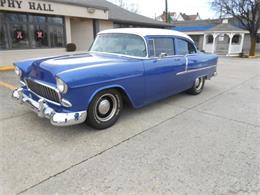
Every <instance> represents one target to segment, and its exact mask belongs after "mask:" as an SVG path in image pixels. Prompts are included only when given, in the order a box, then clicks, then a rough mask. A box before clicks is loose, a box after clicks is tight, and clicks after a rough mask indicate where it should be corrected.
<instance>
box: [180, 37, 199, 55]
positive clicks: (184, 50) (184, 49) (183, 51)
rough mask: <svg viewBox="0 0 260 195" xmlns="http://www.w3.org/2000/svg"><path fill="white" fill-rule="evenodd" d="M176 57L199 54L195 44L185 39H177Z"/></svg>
mask: <svg viewBox="0 0 260 195" xmlns="http://www.w3.org/2000/svg"><path fill="white" fill-rule="evenodd" d="M175 49H176V55H187V54H193V53H197V50H196V48H195V46H194V44H193V43H191V42H189V41H186V40H184V39H179V38H175Z"/></svg>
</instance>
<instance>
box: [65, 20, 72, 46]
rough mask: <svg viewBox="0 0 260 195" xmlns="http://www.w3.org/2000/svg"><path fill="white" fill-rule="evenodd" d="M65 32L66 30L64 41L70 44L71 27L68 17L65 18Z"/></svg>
mask: <svg viewBox="0 0 260 195" xmlns="http://www.w3.org/2000/svg"><path fill="white" fill-rule="evenodd" d="M65 30H66V41H67V43H71V25H70V17H68V16H66V17H65Z"/></svg>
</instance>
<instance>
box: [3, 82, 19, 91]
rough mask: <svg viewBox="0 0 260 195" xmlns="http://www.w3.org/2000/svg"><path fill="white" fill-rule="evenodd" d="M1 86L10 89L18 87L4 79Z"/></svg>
mask: <svg viewBox="0 0 260 195" xmlns="http://www.w3.org/2000/svg"><path fill="white" fill-rule="evenodd" d="M0 87H5V88H7V89H10V90H15V89H17V87H16V86H14V85H11V84H9V83H5V82H2V81H0Z"/></svg>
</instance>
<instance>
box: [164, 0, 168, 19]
mask: <svg viewBox="0 0 260 195" xmlns="http://www.w3.org/2000/svg"><path fill="white" fill-rule="evenodd" d="M165 21H166V23H168V0H165Z"/></svg>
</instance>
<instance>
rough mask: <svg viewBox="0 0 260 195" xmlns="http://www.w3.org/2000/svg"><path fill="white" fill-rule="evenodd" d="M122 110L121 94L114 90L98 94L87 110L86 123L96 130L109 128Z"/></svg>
mask: <svg viewBox="0 0 260 195" xmlns="http://www.w3.org/2000/svg"><path fill="white" fill-rule="evenodd" d="M122 108H123V104H122V97H121V94H120V93H119V92H118V91H117V90H114V89H109V90H104V91H102V92H99V93H98V94H97V95H96V96H95V97H94V98H93V100H92V101H91V103H90V105H89V108H88V116H87V123H88V124H89V125H90V126H92V127H94V128H96V129H106V128H108V127H111V126H112V125H113V124H114V123H115V122H116V121H117V120H118V118H119V116H120V113H121V110H122Z"/></svg>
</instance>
